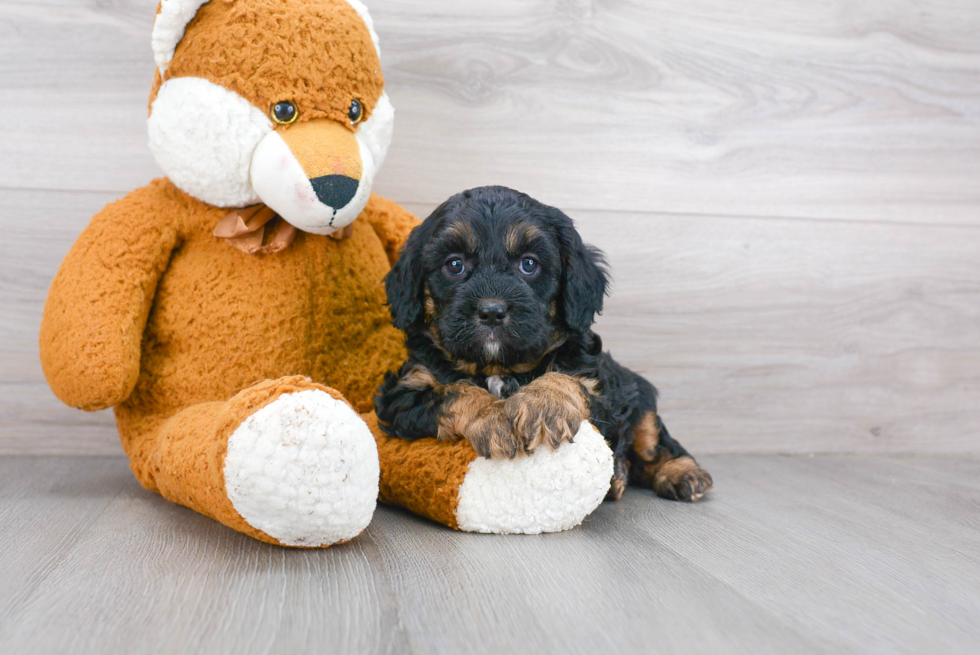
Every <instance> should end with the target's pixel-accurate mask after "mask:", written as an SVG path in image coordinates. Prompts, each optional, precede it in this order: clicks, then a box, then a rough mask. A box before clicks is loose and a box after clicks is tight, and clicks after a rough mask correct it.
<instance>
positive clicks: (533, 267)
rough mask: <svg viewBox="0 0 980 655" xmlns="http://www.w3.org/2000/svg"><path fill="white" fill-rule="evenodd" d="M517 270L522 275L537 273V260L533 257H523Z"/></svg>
mask: <svg viewBox="0 0 980 655" xmlns="http://www.w3.org/2000/svg"><path fill="white" fill-rule="evenodd" d="M518 269H519V270H520V271H521V273H523V274H524V275H534V274H535V273H537V272H538V260H537V259H535V258H534V257H525V258H523V259H522V260H521V263H520V265H519V266H518Z"/></svg>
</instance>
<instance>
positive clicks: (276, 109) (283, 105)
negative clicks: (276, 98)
mask: <svg viewBox="0 0 980 655" xmlns="http://www.w3.org/2000/svg"><path fill="white" fill-rule="evenodd" d="M269 113H270V114H271V115H272V120H274V121H275V122H276V123H278V124H279V125H289V124H290V123H294V122H295V121H296V119H297V118H298V117H299V112H298V111H296V105H294V104H293V103H291V102H289V101H288V100H283V101H281V102H277V103H276V104H274V105H272V110H271V111H270V112H269Z"/></svg>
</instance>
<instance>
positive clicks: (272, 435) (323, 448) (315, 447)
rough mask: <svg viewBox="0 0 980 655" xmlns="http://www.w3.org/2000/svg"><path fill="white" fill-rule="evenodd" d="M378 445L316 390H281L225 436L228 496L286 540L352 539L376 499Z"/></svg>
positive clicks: (347, 410)
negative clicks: (288, 392)
mask: <svg viewBox="0 0 980 655" xmlns="http://www.w3.org/2000/svg"><path fill="white" fill-rule="evenodd" d="M378 475H379V471H378V450H377V447H376V446H375V442H374V437H373V436H372V435H371V431H370V430H368V427H367V425H365V424H364V421H363V420H361V417H360V416H358V415H357V413H356V412H354V410H353V409H351V407H350V405H348V404H347V403H346V402H344V401H343V400H340V399H337V398H334V397H332V396H331V395H330V394H328V393H325V392H323V391H320V390H319V389H309V390H306V391H300V392H298V393H290V394H284V395H282V396H280V397H279V398H278V399H277V400H275V401H274V402H272V403H270V404H268V405H266V406H265V407H263V408H262V409H260V410H259V411H257V412H255V413H254V414H252V415H251V416H249V417H248V418H247V419H246V420H245V421H244V422H243V423H242V424H241V425H239V426H238V428H236V429H235V431H234V432H233V433H232V434H231V436H230V437H228V451H227V454H226V456H225V466H224V477H225V486H226V488H227V491H228V498H229V500H231V503H232V505H233V506H234V508H235V511H237V512H238V513H239V514H240V515H241V516H242V518H244V519H245V521H246V522H247V523H248V524H249V525H252V526H254V527H256V528H257V529H259V530H261V531H262V532H264V533H266V534H268V535H270V536H272V537H274V538H275V539H277V540H278V541H279V542H280V543H283V544H287V545H289V546H305V547H315V546H323V545H330V544H335V543H340V542H343V541H347V540H349V539H353V538H354V537H356V536H357V535H359V534H360V533H361V532H362V531H363V530H364V528H366V527H367V525H368V523H369V522H370V521H371V517H372V515H373V514H374V508H375V503H376V501H377V498H378Z"/></svg>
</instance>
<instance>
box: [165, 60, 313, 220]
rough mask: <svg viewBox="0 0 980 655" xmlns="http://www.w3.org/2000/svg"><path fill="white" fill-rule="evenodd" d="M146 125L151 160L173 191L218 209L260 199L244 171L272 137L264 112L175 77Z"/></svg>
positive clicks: (205, 84)
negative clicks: (262, 144)
mask: <svg viewBox="0 0 980 655" xmlns="http://www.w3.org/2000/svg"><path fill="white" fill-rule="evenodd" d="M147 127H148V129H149V134H150V150H151V151H152V152H153V156H154V157H155V158H156V160H157V163H158V164H160V168H162V169H163V171H164V172H165V173H166V174H167V176H168V177H169V178H170V180H171V181H172V182H173V183H174V184H175V185H177V186H178V188H180V189H183V190H184V191H185V192H186V193H188V194H190V195H191V196H193V197H194V198H197V199H198V200H202V201H204V202H206V203H208V204H211V205H215V206H217V207H244V206H246V205H254V204H255V203H257V202H259V201H260V198H259V195H258V193H256V191H255V189H254V188H253V186H252V183H251V180H250V179H249V171H250V169H251V167H252V160H253V154H254V153H255V149H256V148H257V147H258V145H259V144H260V143H261V142H262V140H263V138H264V137H265V136H267V135H268V134H270V133H273V134H275V133H274V132H273V127H274V126H273V123H272V120H271V119H270V118H269V115H268V113H267V112H263V111H260V110H259V109H257V108H256V107H254V106H252V104H251V103H250V102H248V101H247V100H245V98H243V97H241V96H240V95H238V94H236V93H232V92H231V91H228V90H227V89H225V88H224V87H221V86H218V85H217V84H215V83H213V82H209V81H208V80H205V79H202V78H200V77H179V78H175V79H170V80H167V82H166V83H164V85H163V86H162V87H160V92H159V93H158V94H157V98H156V101H155V102H154V103H153V113H151V114H150V118H149V120H148V121H147ZM300 176H302V171H300ZM305 179H306V178H305V177H303V178H302V180H303V181H305Z"/></svg>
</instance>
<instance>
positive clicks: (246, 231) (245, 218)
mask: <svg viewBox="0 0 980 655" xmlns="http://www.w3.org/2000/svg"><path fill="white" fill-rule="evenodd" d="M353 234H354V225H353V224H351V225H348V226H347V227H345V228H343V229H342V230H338V231H337V232H334V233H333V234H331V235H330V237H331V238H332V239H336V240H337V241H343V240H344V239H348V238H350V237H351V236H353ZM214 236H216V237H218V238H219V239H227V240H228V243H229V244H230V245H232V246H234V247H235V248H237V249H238V250H241V251H242V252H243V253H245V254H246V255H266V254H272V253H276V252H279V251H281V250H285V249H286V248H288V247H289V245H290V244H291V243H292V242H293V240H294V239H295V238H296V228H295V227H293V226H292V225H290V224H289V223H287V222H286V221H284V220H283V219H282V218H280V217H279V216H278V215H277V214H276V212H275V211H274V210H273V209H272V208H270V207H268V206H266V205H252V206H251V207H245V208H243V209H236V210H235V211H233V212H230V213H229V214H228V215H227V216H225V217H224V218H223V219H221V222H220V223H218V225H217V226H216V227H215V228H214Z"/></svg>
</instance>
